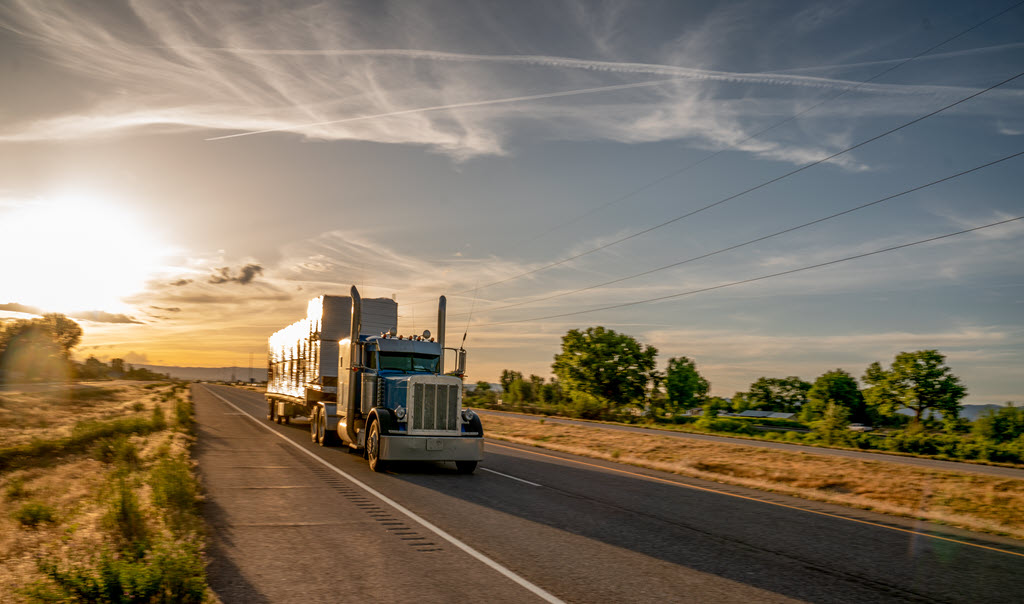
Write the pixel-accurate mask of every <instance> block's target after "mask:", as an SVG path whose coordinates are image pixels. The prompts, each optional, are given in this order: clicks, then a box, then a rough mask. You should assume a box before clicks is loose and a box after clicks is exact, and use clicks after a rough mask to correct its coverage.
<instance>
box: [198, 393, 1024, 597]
mask: <svg viewBox="0 0 1024 604" xmlns="http://www.w3.org/2000/svg"><path fill="white" fill-rule="evenodd" d="M193 398H194V400H195V404H196V419H197V422H198V438H197V445H196V448H195V456H196V458H197V461H198V464H199V472H200V476H201V479H202V481H203V484H204V488H205V497H206V501H205V503H204V515H205V517H206V519H207V521H208V522H209V524H210V525H211V527H212V530H211V535H210V540H211V544H210V548H209V552H208V553H209V558H210V564H209V580H210V584H211V586H212V587H213V589H214V591H215V592H216V593H217V594H218V596H219V597H220V598H221V600H222V601H223V602H225V603H226V604H230V603H233V602H293V601H301V602H339V601H387V602H392V601H400V600H410V599H412V600H415V601H417V602H451V601H488V602H505V601H507V602H530V601H549V602H557V601H565V602H655V601H658V602H664V601H671V602H751V601H756V602H787V601H788V602H792V601H805V602H906V601H910V602H1019V601H1021V594H1024V543H1022V542H1020V541H1016V540H1011V539H1005V538H999V537H992V536H984V535H978V534H974V533H968V532H966V531H960V530H956V529H952V528H949V527H941V526H937V525H931V524H927V523H923V522H916V521H913V520H905V519H899V518H893V517H888V516H883V515H879V514H873V513H869V512H864V511H858V510H851V509H847V508H842V507H839V506H830V505H827V504H821V503H814V502H807V501H803V500H799V499H794V498H790V497H785V496H782V495H777V494H772V493H764V492H760V491H753V490H749V489H743V488H740V487H732V486H724V485H720V484H717V483H713V482H705V481H699V480H694V479H688V478H682V477H678V476H674V475H671V474H665V473H659V472H655V471H647V470H640V469H637V468H634V467H631V466H625V465H619V464H614V463H608V462H603V461H596V460H591V459H586V458H579V457H574V456H571V455H564V454H559V453H552V452H550V451H544V450H542V449H535V448H531V447H525V446H518V445H517V446H510V445H508V444H505V443H501V442H497V441H488V442H487V445H486V449H487V450H486V457H485V460H484V461H483V462H482V463H481V465H480V467H479V468H478V469H477V472H476V473H475V474H473V475H468V476H467V475H460V474H458V473H456V471H455V468H454V465H453V464H447V465H446V464H428V463H405V464H399V465H395V466H394V467H393V468H392V469H391V470H390V471H389V472H388V473H385V474H375V473H373V472H371V471H370V470H369V468H368V467H367V465H366V463H365V461H364V460H363V459H362V458H360V457H359V456H356V455H352V454H350V453H348V452H347V451H345V450H343V449H340V448H326V449H325V448H321V447H317V446H315V445H313V444H312V443H310V442H309V436H308V431H307V429H306V426H305V424H304V423H301V422H295V423H294V424H292V425H283V426H282V425H277V424H273V423H270V422H268V421H267V420H266V419H265V414H266V405H265V403H264V401H263V398H262V395H261V394H260V393H256V392H250V391H245V390H240V389H234V388H229V387H222V386H212V385H198V384H197V385H195V386H194V387H193ZM485 430H486V424H485Z"/></svg>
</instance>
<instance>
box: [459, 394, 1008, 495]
mask: <svg viewBox="0 0 1024 604" xmlns="http://www.w3.org/2000/svg"><path fill="white" fill-rule="evenodd" d="M478 412H479V413H480V415H481V417H483V418H486V417H487V415H488V414H494V415H498V416H502V415H507V416H509V417H515V418H519V419H529V420H533V421H540V416H537V415H529V414H526V413H510V412H508V411H492V410H490V409H480V410H478ZM544 421H546V422H548V423H552V424H566V425H576V426H586V427H588V428H603V429H605V430H619V431H625V432H638V433H641V434H657V435H659V436H670V437H672V438H686V439H693V440H705V441H710V442H720V443H732V444H736V445H745V446H748V447H764V448H766V449H778V450H780V451H796V452H801V453H812V454H814V455H832V456H834V457H848V458H851V459H863V460H866V461H884V462H887V463H899V464H904V465H908V466H917V467H920V468H931V469H935V470H948V471H952V472H962V473H968V474H986V475H988V476H1004V477H1006V478H1017V479H1024V468H1014V467H1009V466H990V465H986V464H980V463H966V462H962V461H947V460H944V459H928V458H926V457H911V456H909V455H896V454H893V453H885V452H883V451H848V450H846V449H829V448H828V447H812V446H810V445H797V444H794V443H784V442H776V441H771V440H755V439H752V438H732V437H729V436H715V435H712V434H695V433H693V432H678V431H674V430H659V429H657V428H645V427H643V426H625V425H621V424H603V423H599V422H588V421H581V420H577V419H566V418H561V417H546V418H544Z"/></svg>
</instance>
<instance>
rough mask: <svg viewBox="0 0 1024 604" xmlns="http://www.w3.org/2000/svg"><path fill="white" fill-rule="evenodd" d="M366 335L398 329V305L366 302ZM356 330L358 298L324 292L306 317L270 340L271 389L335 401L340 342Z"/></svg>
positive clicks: (374, 300)
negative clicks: (354, 303)
mask: <svg viewBox="0 0 1024 604" xmlns="http://www.w3.org/2000/svg"><path fill="white" fill-rule="evenodd" d="M362 304H363V309H362V325H361V329H360V335H367V336H370V335H380V334H381V333H385V332H388V331H390V330H392V329H396V328H397V327H398V304H397V303H396V302H395V301H394V300H392V299H390V298H368V299H364V300H363V301H362ZM351 329H352V298H351V297H349V296H328V295H324V296H319V297H317V298H313V299H312V300H310V301H309V305H308V306H307V307H306V317H305V318H304V319H300V320H299V321H296V322H295V323H292V324H291V325H289V326H287V327H285V328H283V329H281V330H278V331H277V332H275V333H274V334H273V335H271V336H270V339H269V341H268V345H269V346H268V348H269V350H268V367H267V370H268V382H267V392H268V393H271V394H280V395H284V396H290V397H296V398H303V399H304V398H306V397H307V396H313V397H314V398H317V399H319V400H331V399H334V398H335V397H334V396H331V395H333V394H336V393H337V386H338V342H339V341H340V340H343V339H345V338H348V337H349V334H350V332H351Z"/></svg>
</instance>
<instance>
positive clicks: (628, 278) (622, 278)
mask: <svg viewBox="0 0 1024 604" xmlns="http://www.w3.org/2000/svg"><path fill="white" fill-rule="evenodd" d="M1021 155H1024V151H1018V152H1017V153H1013V154H1011V155H1007V156H1005V157H1001V158H999V159H997V160H994V161H990V162H988V163H985V164H982V165H980V166H975V167H973V168H970V169H968V170H963V171H961V172H957V173H956V174H951V175H949V176H946V177H943V178H940V179H938V180H933V181H931V182H929V183H925V184H923V185H918V186H916V187H913V188H911V189H906V190H904V191H900V192H899V193H894V194H892V195H889V196H886V197H883V198H881V199H876V200H874V201H870V202H868V203H864V204H861V205H859V206H855V207H852V208H849V209H847V210H843V211H842V212H836V213H835V214H830V215H828V216H825V217H823V218H818V219H815V220H812V221H810V222H805V223H803V224H799V225H796V226H792V227H789V228H787V229H783V230H781V231H776V232H774V233H771V234H770V235H763V236H761V237H757V238H755V239H749V240H747V241H744V242H742V243H737V244H735V245H730V246H728V247H724V248H721V249H717V250H715V251H713V252H708V253H706V254H701V255H700V256H693V257H691V258H687V259H685V260H679V261H678V262H673V263H671V264H666V265H665V266H659V267H658V268H652V269H650V270H646V271H643V272H639V273H633V274H631V275H627V276H625V277H619V278H617V279H613V280H611V281H605V282H604V283H598V284H596V285H589V286H587V287H581V288H579V289H575V290H572V291H568V292H560V293H557V294H552V295H548V296H544V297H541V298H534V299H532V300H525V301H522V302H515V303H512V304H505V305H503V306H498V307H495V308H488V309H486V312H494V311H499V310H505V309H507V308H514V307H516V306H524V305H526V304H533V303H535V302H543V301H546V300H552V299H554V298H561V297H564V296H571V295H573V294H578V293H580V292H585V291H589V290H592V289H597V288H599V287H605V286H607V285H613V284H615V283H621V282H623V281H628V280H630V279H635V278H637V277H643V276H646V275H650V274H652V273H656V272H658V271H663V270H666V269H670V268H674V267H677V266H681V265H683V264H688V263H690V262H695V261H697V260H703V259H705V258H710V257H711V256H715V255H718V254H722V253H724V252H729V251H732V250H735V249H738V248H741V247H745V246H748V245H751V244H754V243H759V242H761V241H765V240H766V239H771V238H772V237H778V236H779V235H783V234H786V233H792V232H793V231H797V230H800V229H802V228H805V227H809V226H812V225H815V224H819V223H822V222H825V221H827V220H831V219H833V218H838V217H839V216H843V215H846V214H852V213H853V212H857V211H859V210H863V209H865V208H869V207H871V206H875V205H878V204H880V203H884V202H886V201H889V200H892V199H896V198H897V197H902V196H904V195H909V194H910V193H915V192H917V191H920V190H922V189H927V188H928V187H933V186H935V185H937V184H941V183H944V182H947V181H950V180H953V179H955V178H959V177H961V176H965V175H967V174H971V173H972V172H977V171H978V170H983V169H985V168H988V167H990V166H994V165H996V164H999V163H1002V162H1004V161H1008V160H1010V159H1013V158H1015V157H1019V156H1021ZM464 314H465V313H459V314H456V315H453V316H462V315H464Z"/></svg>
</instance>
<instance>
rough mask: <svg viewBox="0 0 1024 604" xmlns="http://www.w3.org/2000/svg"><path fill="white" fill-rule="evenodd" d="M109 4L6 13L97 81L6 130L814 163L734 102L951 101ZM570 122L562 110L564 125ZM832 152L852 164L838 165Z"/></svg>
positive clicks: (296, 16)
mask: <svg viewBox="0 0 1024 604" xmlns="http://www.w3.org/2000/svg"><path fill="white" fill-rule="evenodd" d="M103 9H104V10H96V9H95V7H86V6H82V5H79V4H77V3H43V4H40V3H36V2H30V1H28V0H21V1H14V2H11V3H8V5H7V7H6V9H5V10H3V11H2V13H0V24H2V25H4V26H5V27H7V28H8V29H9V30H10V31H14V32H17V34H18V35H19V36H21V38H22V39H23V40H24V41H27V42H29V43H31V44H33V45H34V46H35V48H36V49H37V51H39V52H43V53H48V54H50V56H51V59H52V60H54V61H55V62H57V63H59V64H61V65H62V66H64V67H65V68H67V69H69V70H71V71H72V72H74V73H75V74H77V75H79V76H84V77H86V78H88V79H89V80H90V81H91V86H89V87H87V92H88V94H84V95H82V98H83V104H82V105H81V106H78V107H75V108H72V109H71V110H69V111H66V112H64V113H61V114H58V115H37V116H35V117H34V118H31V119H29V118H24V119H21V120H14V121H11V122H9V124H8V127H7V128H5V129H4V131H2V132H0V140H6V141H33V140H50V139H74V138H83V137H86V138H88V137H97V136H110V135H117V134H119V133H123V132H125V131H127V130H130V129H137V128H140V127H145V128H148V129H153V128H159V129H169V130H180V129H183V128H190V129H193V128H199V129H216V130H221V131H228V132H227V134H224V135H222V136H221V137H213V138H226V137H232V136H238V135H247V134H251V133H259V132H291V133H296V134H299V135H302V136H305V137H309V138H314V139H325V140H365V141H375V142H383V143H401V144H414V145H424V146H427V147H429V148H431V149H434V150H437V151H439V152H443V153H447V154H450V155H452V156H454V157H456V158H468V157H472V156H476V155H481V154H500V153H505V152H506V149H507V146H508V144H509V138H510V137H511V132H513V131H515V130H516V127H515V126H516V125H517V124H521V123H523V121H524V120H526V121H529V122H533V123H538V124H542V125H543V126H542V127H541V128H539V129H538V130H539V131H540V132H543V133H545V134H544V135H545V136H549V137H560V138H565V139H570V140H587V139H604V140H615V141H623V142H647V141H657V140H666V139H672V138H681V137H691V138H693V139H695V140H698V141H704V142H705V143H706V144H707V145H709V146H711V147H713V148H728V149H738V150H741V151H746V152H749V153H752V154H755V155H758V156H762V157H768V158H772V159H776V160H779V161H785V162H791V163H804V162H806V161H809V160H810V159H816V158H818V157H820V156H821V155H822V153H823V146H822V145H820V144H803V143H793V142H788V143H784V144H783V143H777V142H771V141H751V140H747V139H748V138H749V133H750V132H751V131H752V130H753V129H755V128H756V127H757V124H753V123H751V120H750V119H749V118H750V114H747V113H745V112H744V111H743V110H744V109H745V108H749V105H744V104H742V103H741V102H740V103H737V102H734V101H736V100H738V99H743V98H746V97H749V96H750V91H751V89H762V88H764V87H770V88H772V89H776V88H780V87H781V88H784V89H790V90H793V91H799V90H809V91H811V93H812V94H814V93H815V91H818V90H827V91H844V90H850V89H852V88H854V87H856V88H857V89H858V90H859V91H860V92H861V93H865V94H866V95H868V97H867V99H868V100H866V101H865V102H866V103H875V102H878V104H880V105H882V106H885V107H887V109H885V111H896V112H903V111H909V110H912V107H915V106H917V105H919V102H920V98H921V97H922V96H929V97H941V98H949V97H950V96H951V95H960V94H962V90H959V89H956V88H951V87H944V86H917V85H914V86H909V85H908V86H904V85H892V84H866V85H861V84H859V83H857V82H851V81H844V80H837V79H830V78H824V77H815V76H805V75H796V74H783V73H742V72H730V71H723V70H714V69H703V68H697V67H688V66H684V65H677V64H672V63H669V62H666V63H648V62H636V61H630V60H628V58H627V60H609V59H606V58H602V59H581V58H573V57H563V56H550V55H544V54H525V53H524V54H481V53H470V52H448V51H440V50H430V49H423V48H379V47H375V45H376V44H378V43H380V42H386V41H392V42H393V41H394V40H395V39H402V38H403V37H404V38H406V40H407V42H408V43H409V44H410V46H411V45H414V44H423V45H425V46H442V47H443V46H444V45H446V44H448V43H450V40H449V39H447V38H446V36H445V34H442V33H441V28H440V25H435V24H433V23H432V22H431V21H430V20H429V19H424V15H423V14H421V12H420V11H421V9H420V8H418V7H415V6H411V5H408V6H404V7H400V6H396V7H393V12H394V13H395V14H394V15H392V17H393V19H392V20H393V21H394V23H395V25H394V26H393V27H394V31H391V32H390V35H388V36H382V35H379V34H378V35H372V34H369V33H367V31H368V30H367V29H366V28H364V27H362V25H361V21H362V20H363V18H364V16H363V15H361V14H359V13H357V12H351V11H347V10H345V9H343V8H341V7H339V6H336V5H328V4H317V5H311V6H305V7H301V8H292V7H290V6H288V5H285V4H282V5H278V4H275V3H273V2H270V3H265V4H264V6H262V8H261V9H259V10H258V11H254V10H250V9H249V8H248V7H246V6H244V5H233V4H230V3H215V4H205V5H178V4H167V3H151V4H150V3H132V4H131V5H130V7H116V6H111V5H107V6H104V7H103ZM826 12H827V11H826ZM613 13H614V11H612V12H611V13H609V15H610V16H609V19H613V18H614V15H613ZM827 18H829V16H828V14H825V13H822V14H817V13H815V14H814V15H808V16H807V19H808V20H809V21H816V20H817V21H820V20H821V19H827ZM597 21H600V19H597ZM594 22H595V19H590V21H589V24H590V25H592V24H593V23H594ZM603 23H604V24H605V25H604V26H603V27H601V28H594V29H593V30H591V31H588V30H587V29H585V28H582V27H581V30H580V31H579V32H577V34H578V35H579V37H580V38H581V39H584V40H587V44H585V45H582V46H581V47H580V52H581V53H584V54H589V53H608V52H611V48H612V46H613V45H612V44H610V42H608V39H607V37H608V36H609V35H610V34H609V33H608V32H609V30H610V29H611V25H610V23H611V21H609V20H605V21H603ZM601 32H604V33H601ZM475 33H476V35H483V34H486V33H487V32H475ZM692 36H693V37H692V39H689V40H680V41H677V43H675V44H674V49H675V50H672V51H666V52H665V53H664V55H665V57H666V59H673V62H674V59H676V58H678V57H677V52H678V49H680V48H685V49H687V55H686V56H687V57H689V59H690V60H691V61H694V60H696V63H698V64H699V62H700V58H699V57H700V50H701V48H700V47H701V46H702V45H703V44H705V43H706V40H705V38H703V37H701V34H699V33H694V34H692ZM602 40H603V41H602ZM637 78H643V79H642V80H640V81H637ZM652 78H654V80H653V81H652ZM774 96H777V95H774ZM584 97H586V98H584ZM783 97H785V95H783ZM801 98H802V97H801V95H800V94H798V93H797V94H795V96H792V98H791V99H790V100H788V101H783V102H779V101H778V100H777V101H776V104H777V105H778V109H779V111H780V113H778V114H777V115H776V117H778V116H785V115H786V114H787V113H792V112H793V110H794V109H795V108H796V107H798V106H799V103H800V102H801V101H800V99H801ZM900 99H904V100H903V101H901V100H900ZM914 99H916V100H914ZM906 100H911V102H905V101H906ZM756 111H763V108H759V109H757V110H756ZM567 115H569V116H571V118H572V119H564V118H565V117H566V116H567ZM232 131H234V132H232ZM809 140H813V138H811V139H809ZM842 163H843V165H846V166H847V167H850V168H859V167H861V166H859V165H858V164H856V163H854V162H852V161H851V160H849V159H847V160H843V162H842Z"/></svg>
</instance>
